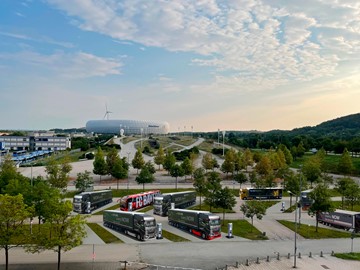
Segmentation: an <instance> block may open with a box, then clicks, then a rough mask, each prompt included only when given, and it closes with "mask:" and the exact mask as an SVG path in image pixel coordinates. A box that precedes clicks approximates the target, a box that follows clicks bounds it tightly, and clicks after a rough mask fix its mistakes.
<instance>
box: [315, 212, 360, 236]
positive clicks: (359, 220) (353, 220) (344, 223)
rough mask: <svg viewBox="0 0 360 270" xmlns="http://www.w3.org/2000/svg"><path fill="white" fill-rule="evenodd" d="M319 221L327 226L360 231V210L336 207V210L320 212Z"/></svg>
mask: <svg viewBox="0 0 360 270" xmlns="http://www.w3.org/2000/svg"><path fill="white" fill-rule="evenodd" d="M317 218H318V222H319V223H321V224H324V225H327V226H332V227H335V228H340V229H344V230H348V231H349V230H352V231H354V232H355V233H357V232H360V212H353V211H347V210H340V209H336V210H335V211H334V212H320V213H319V214H318V217H317Z"/></svg>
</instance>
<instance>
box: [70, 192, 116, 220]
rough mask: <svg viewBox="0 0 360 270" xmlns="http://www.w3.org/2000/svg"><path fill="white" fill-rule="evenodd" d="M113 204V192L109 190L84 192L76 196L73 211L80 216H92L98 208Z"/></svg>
mask: <svg viewBox="0 0 360 270" xmlns="http://www.w3.org/2000/svg"><path fill="white" fill-rule="evenodd" d="M111 202H112V192H111V190H109V189H106V190H98V191H89V192H82V193H80V194H77V195H75V196H74V199H73V211H74V212H77V213H79V214H83V213H86V214H90V213H91V211H93V210H94V209H96V208H99V207H101V206H103V205H106V204H108V203H111Z"/></svg>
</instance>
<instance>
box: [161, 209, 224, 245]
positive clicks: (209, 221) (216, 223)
mask: <svg viewBox="0 0 360 270" xmlns="http://www.w3.org/2000/svg"><path fill="white" fill-rule="evenodd" d="M168 220H169V224H170V225H172V226H175V227H177V228H180V229H183V230H185V231H188V232H190V233H192V234H194V235H196V236H199V237H202V238H203V239H207V240H211V239H214V238H217V237H221V225H220V217H219V216H218V215H215V214H213V213H210V212H207V211H197V210H186V209H169V216H168Z"/></svg>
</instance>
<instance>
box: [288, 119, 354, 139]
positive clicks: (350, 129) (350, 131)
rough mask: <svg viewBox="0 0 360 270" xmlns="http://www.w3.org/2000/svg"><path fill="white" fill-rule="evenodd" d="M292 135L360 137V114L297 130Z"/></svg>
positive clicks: (291, 132)
mask: <svg viewBox="0 0 360 270" xmlns="http://www.w3.org/2000/svg"><path fill="white" fill-rule="evenodd" d="M289 133H290V134H291V135H295V134H296V135H305V134H308V135H310V134H311V135H316V136H333V137H339V138H344V139H345V138H349V137H350V138H351V137H354V136H359V135H360V113H357V114H351V115H347V116H343V117H339V118H336V119H333V120H329V121H326V122H323V123H321V124H319V125H317V126H315V127H303V128H296V129H293V130H292V131H290V132H289Z"/></svg>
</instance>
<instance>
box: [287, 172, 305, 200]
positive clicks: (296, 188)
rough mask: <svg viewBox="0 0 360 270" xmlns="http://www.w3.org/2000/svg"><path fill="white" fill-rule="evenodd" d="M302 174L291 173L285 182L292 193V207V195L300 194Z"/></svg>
mask: <svg viewBox="0 0 360 270" xmlns="http://www.w3.org/2000/svg"><path fill="white" fill-rule="evenodd" d="M300 177H301V176H300V175H299V174H294V173H293V172H291V173H289V174H288V175H287V178H286V182H285V189H286V190H287V191H288V192H289V194H290V207H291V206H292V196H293V195H295V196H300Z"/></svg>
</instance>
